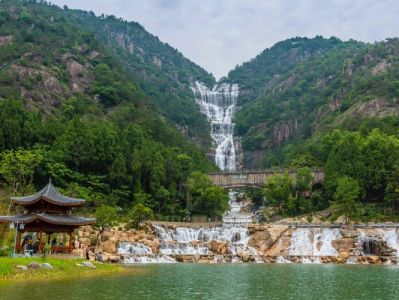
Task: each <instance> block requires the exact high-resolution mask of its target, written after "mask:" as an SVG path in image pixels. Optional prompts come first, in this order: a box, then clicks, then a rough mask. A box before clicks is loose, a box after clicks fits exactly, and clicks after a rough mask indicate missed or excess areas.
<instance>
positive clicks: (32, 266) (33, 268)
mask: <svg viewBox="0 0 399 300" xmlns="http://www.w3.org/2000/svg"><path fill="white" fill-rule="evenodd" d="M28 269H32V270H38V269H40V264H38V263H35V262H31V263H30V264H29V265H28Z"/></svg>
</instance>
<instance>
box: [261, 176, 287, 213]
mask: <svg viewBox="0 0 399 300" xmlns="http://www.w3.org/2000/svg"><path fill="white" fill-rule="evenodd" d="M263 193H264V195H265V197H266V201H267V202H268V203H270V204H271V205H272V206H275V207H278V210H279V212H280V213H283V211H284V209H285V208H287V207H289V206H290V205H291V203H292V199H291V198H292V180H291V177H290V176H289V175H288V174H284V175H279V174H276V175H274V176H271V177H269V178H268V179H267V180H266V183H265V187H264V189H263Z"/></svg>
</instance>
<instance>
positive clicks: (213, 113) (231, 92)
mask: <svg viewBox="0 0 399 300" xmlns="http://www.w3.org/2000/svg"><path fill="white" fill-rule="evenodd" d="M191 89H192V90H193V92H194V96H195V100H196V102H197V104H198V105H199V107H200V110H201V112H202V113H203V114H205V115H206V117H207V119H208V121H209V123H210V125H211V137H212V139H213V140H214V141H215V143H216V149H215V163H216V165H217V166H218V167H219V168H220V169H221V170H223V171H224V170H227V171H234V170H236V169H237V155H236V149H235V144H234V137H233V134H234V123H233V117H234V112H235V108H236V104H237V98H238V93H239V88H238V85H237V84H228V83H222V84H220V85H215V86H214V87H213V88H212V89H209V88H208V87H207V86H206V85H204V84H202V83H200V82H198V81H197V82H195V84H194V85H193V86H192V87H191Z"/></svg>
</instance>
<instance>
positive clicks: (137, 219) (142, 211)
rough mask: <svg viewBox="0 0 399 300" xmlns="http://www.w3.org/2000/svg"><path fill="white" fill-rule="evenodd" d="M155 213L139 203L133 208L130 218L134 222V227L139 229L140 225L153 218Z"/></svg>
mask: <svg viewBox="0 0 399 300" xmlns="http://www.w3.org/2000/svg"><path fill="white" fill-rule="evenodd" d="M153 216H154V213H153V211H152V209H151V208H149V207H147V206H145V205H144V204H142V203H137V204H135V205H134V206H133V208H132V210H131V212H130V214H129V217H130V219H131V220H132V222H133V226H134V227H135V228H136V229H138V228H139V226H140V223H141V222H143V221H145V220H149V219H151V218H153Z"/></svg>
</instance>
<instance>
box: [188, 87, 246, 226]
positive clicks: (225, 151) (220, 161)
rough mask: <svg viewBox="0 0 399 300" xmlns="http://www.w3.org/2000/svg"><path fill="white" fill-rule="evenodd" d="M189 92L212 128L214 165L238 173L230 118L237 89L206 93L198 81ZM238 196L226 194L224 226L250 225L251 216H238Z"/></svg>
mask: <svg viewBox="0 0 399 300" xmlns="http://www.w3.org/2000/svg"><path fill="white" fill-rule="evenodd" d="M191 89H192V90H193V93H194V97H195V100H196V102H197V104H198V105H199V107H200V110H201V112H202V113H203V114H204V115H206V117H207V119H208V121H209V123H210V125H211V132H210V133H211V137H212V139H213V140H214V141H215V143H216V149H215V163H216V165H217V166H218V167H219V168H220V169H221V170H222V171H235V170H237V165H238V159H237V152H236V146H235V143H234V136H233V135H234V123H233V117H234V112H235V109H236V104H237V98H238V95H239V88H238V85H237V84H228V83H222V84H217V85H215V86H214V87H213V88H212V89H209V88H208V87H207V86H206V85H204V84H202V83H200V82H198V81H197V82H195V84H194V85H193V86H192V87H191ZM237 196H238V193H237V192H234V191H230V192H229V206H230V209H229V210H228V211H227V212H226V213H225V214H224V216H223V223H224V224H225V225H226V224H229V225H232V226H234V225H237V226H246V225H248V224H249V223H251V221H252V218H253V216H252V214H249V213H242V212H241V207H240V204H239V203H238V202H237Z"/></svg>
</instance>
